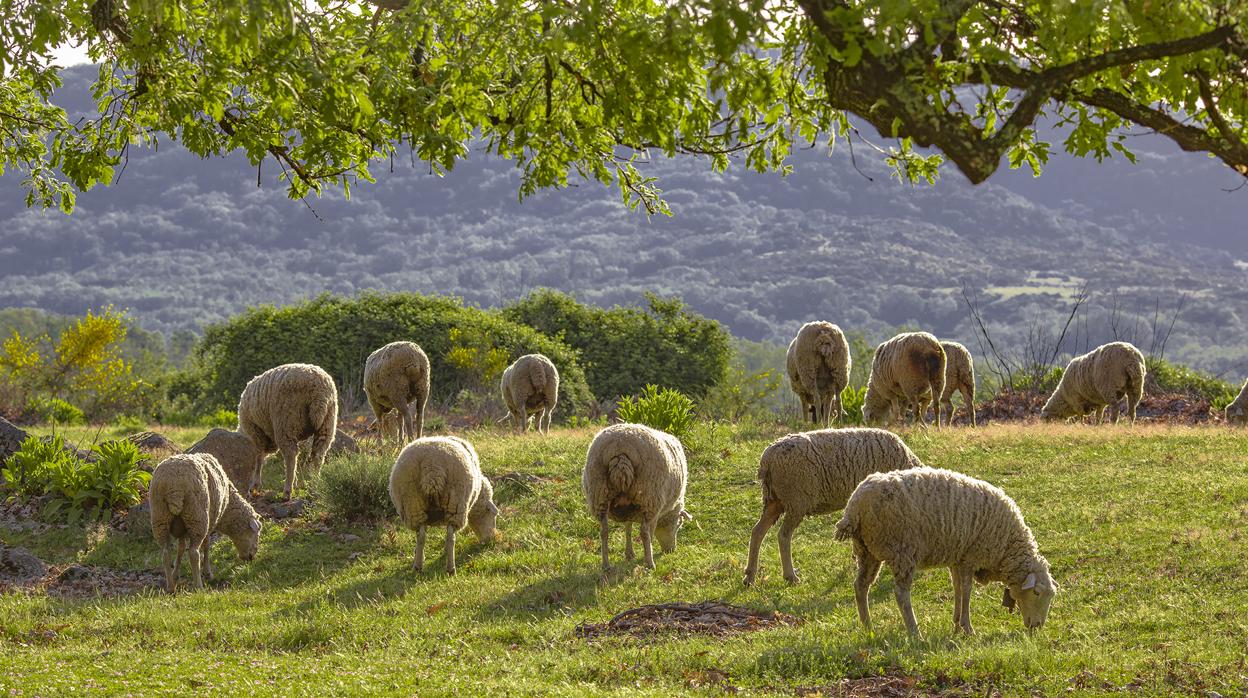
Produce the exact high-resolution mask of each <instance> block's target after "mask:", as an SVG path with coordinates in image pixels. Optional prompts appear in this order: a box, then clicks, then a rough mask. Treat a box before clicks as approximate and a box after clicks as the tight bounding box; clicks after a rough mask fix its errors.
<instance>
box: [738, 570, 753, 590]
mask: <svg viewBox="0 0 1248 698" xmlns="http://www.w3.org/2000/svg"><path fill="white" fill-rule="evenodd" d="M741 584H742V585H744V586H747V587H752V586H754V573H753V572H747V573H746V574H745V579H742V580H741Z"/></svg>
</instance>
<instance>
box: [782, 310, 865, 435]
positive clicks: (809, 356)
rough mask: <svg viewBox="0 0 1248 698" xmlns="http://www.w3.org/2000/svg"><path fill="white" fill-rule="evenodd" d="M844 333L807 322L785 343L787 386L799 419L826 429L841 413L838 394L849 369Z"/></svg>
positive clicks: (842, 388)
mask: <svg viewBox="0 0 1248 698" xmlns="http://www.w3.org/2000/svg"><path fill="white" fill-rule="evenodd" d="M852 363H853V362H852V359H851V358H850V355H849V342H847V341H845V333H844V332H841V328H839V327H837V326H836V325H833V324H832V323H830V322H808V323H806V324H805V325H802V328H801V329H800V330H798V332H797V336H796V337H794V338H793V341H792V342H789V351H788V354H787V355H786V357H785V367H786V372H787V373H788V376H789V385H790V386H791V387H792V388H793V392H794V393H795V394H797V397H798V399H799V400H801V402H802V416H803V417H809V418H810V421H811V423H813V424H819V425H823V426H828V425H830V424H831V423H832V422H834V421H835V420H836V418H837V417H838V416H839V415H840V412H841V391H842V390H844V389H845V386H846V385H848V384H849V371H850V367H851V366H852Z"/></svg>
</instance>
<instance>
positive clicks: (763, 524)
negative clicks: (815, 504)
mask: <svg viewBox="0 0 1248 698" xmlns="http://www.w3.org/2000/svg"><path fill="white" fill-rule="evenodd" d="M783 513H784V504H782V503H781V502H780V500H778V499H773V500H771V501H770V502H764V503H763V513H762V514H761V515H760V516H759V517H758V523H756V524H754V532H753V533H752V534H751V535H750V557H749V560H748V561H747V562H746V563H745V580H744V582H743V583H744V584H745V585H746V586H747V587H748V586H750V585H751V584H753V583H754V577H755V576H756V575H757V574H758V550H759V548H761V547H762V546H763V538H764V537H765V536H766V535H767V531H769V530H771V527H772V526H774V525H775V524H776V521H777V520H779V519H780V515H781V514H783Z"/></svg>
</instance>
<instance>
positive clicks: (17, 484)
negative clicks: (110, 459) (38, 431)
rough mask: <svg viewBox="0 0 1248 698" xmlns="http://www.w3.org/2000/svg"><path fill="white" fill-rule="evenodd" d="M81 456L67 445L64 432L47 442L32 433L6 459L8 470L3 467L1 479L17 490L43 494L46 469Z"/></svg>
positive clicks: (25, 494) (31, 495) (24, 492)
mask: <svg viewBox="0 0 1248 698" xmlns="http://www.w3.org/2000/svg"><path fill="white" fill-rule="evenodd" d="M68 460H73V461H77V460H78V459H77V458H76V457H74V455H73V454H71V453H70V452H69V451H68V450H66V448H65V439H64V438H62V437H61V435H60V434H57V435H55V436H53V437H52V438H50V439H48V440H47V441H44V440H43V439H41V438H39V437H37V436H28V437H26V440H25V441H23V442H22V445H21V446H20V447H19V448H18V449H17V451H16V452H14V453H13V454H12V455H11V456H9V457H8V458H7V459H6V460H5V461H4V469H3V470H0V478H2V479H3V480H4V485H5V487H7V488H9V489H10V490H12V491H13V492H15V493H17V494H19V495H23V496H27V497H35V496H38V495H41V494H43V492H44V483H45V482H46V479H45V471H46V469H47V468H48V467H49V465H51V466H52V467H61V462H62V461H68Z"/></svg>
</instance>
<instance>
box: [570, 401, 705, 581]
mask: <svg viewBox="0 0 1248 698" xmlns="http://www.w3.org/2000/svg"><path fill="white" fill-rule="evenodd" d="M688 477H689V474H688V466H687V465H686V463H685V449H684V447H683V446H681V444H680V439H677V438H676V437H675V436H672V435H671V434H668V433H666V432H662V431H659V430H657V429H651V428H650V427H647V426H644V425H641V424H613V425H611V426H609V427H607V428H605V429H603V430H602V431H600V432H598V434H597V435H596V436H595V437H594V440H593V442H591V443H590V444H589V452H588V453H587V455H586V457H585V470H584V472H583V473H582V475H581V488H582V490H584V492H585V503H586V504H587V505H588V507H589V514H590V516H592V517H593V518H594V519H595V520H596V521H598V530H599V534H600V536H601V543H602V568H603V570H608V569H610V568H611V560H610V558H609V556H608V554H607V551H608V547H609V546H608V531H607V520H608V519H610V520H611V521H622V522H625V527H624V540H625V546H624V557H625V558H626V559H629V560H631V559H633V522H634V521H636V522H639V523H640V528H641V544H642V547H643V550H644V553H645V564H646V567H648V568H650V569H654V551H653V548H652V543H651V539H652V537H653V536H655V535H656V534H657V536H658V538H659V545H660V546H661V547H662V549H663V552H665V553H668V552H671V551H673V550H675V549H676V533H677V532H678V531H679V530H680V527H681V525H682V524H683V523H684V521H685V519H692V518H693V517H692V516H690V515H689V514H688V513H687V512H686V511H685V484H686V481H687V480H688Z"/></svg>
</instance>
